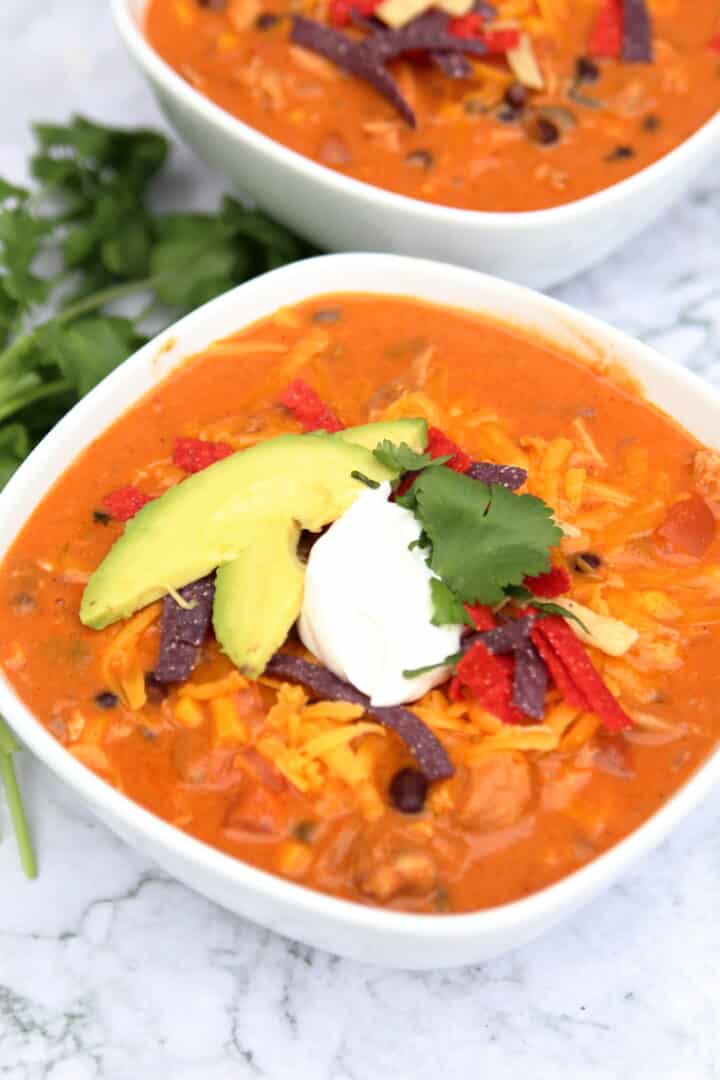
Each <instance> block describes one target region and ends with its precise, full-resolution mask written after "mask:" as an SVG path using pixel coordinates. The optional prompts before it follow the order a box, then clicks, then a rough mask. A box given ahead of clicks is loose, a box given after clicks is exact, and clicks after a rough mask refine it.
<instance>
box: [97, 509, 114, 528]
mask: <svg viewBox="0 0 720 1080" xmlns="http://www.w3.org/2000/svg"><path fill="white" fill-rule="evenodd" d="M93 521H94V522H95V524H96V525H109V524H110V522H111V521H112V518H111V517H110V514H106V513H105V511H104V510H93Z"/></svg>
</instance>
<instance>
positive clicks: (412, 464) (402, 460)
mask: <svg viewBox="0 0 720 1080" xmlns="http://www.w3.org/2000/svg"><path fill="white" fill-rule="evenodd" d="M373 454H374V455H375V457H376V458H377V459H378V461H379V462H380V464H381V465H386V466H387V468H388V469H393V470H394V471H395V472H398V473H404V472H420V470H421V469H427V468H429V467H430V466H431V465H444V464H445V462H446V461H449V460H450V455H446V456H445V457H437V458H433V457H431V456H430V454H429V453H425V454H419V453H418V452H417V450H412V449H411V448H410V447H409V446H408V444H407V443H404V442H403V443H400V444H399V445H398V444H397V443H392V442H390V440H389V439H383V441H382V442H381V443H379V444H378V445H377V446H376V447H375V449H374V450H373Z"/></svg>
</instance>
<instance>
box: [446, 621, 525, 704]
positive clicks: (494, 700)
mask: <svg viewBox="0 0 720 1080" xmlns="http://www.w3.org/2000/svg"><path fill="white" fill-rule="evenodd" d="M513 664H514V661H513V658H512V657H511V656H493V654H492V653H491V652H490V651H489V650H488V649H487V648H486V646H485V645H483V643H482V641H477V642H476V643H475V644H474V645H473V647H472V648H471V649H468V651H467V652H466V653H465V655H464V656H463V658H462V660H460V661H458V664H457V667H456V669H455V670H456V671H457V675H456V677H455V679H453V683H452V685H451V687H450V696H451V698H452V699H453V700H454V701H457V700H461V699H462V688H463V687H465V688H466V689H467V690H468V691H469V692H470V694H471V695H472V697H474V698H475V699H476V701H478V702H479V703H480V705H482V707H483V708H484V709H487V711H488V712H490V713H492V714H493V715H494V716H497V717H498V718H499V719H500V720H502V721H503V723H505V724H520V723H522V721H523V719H524V717H523V714H522V713H521V712H520V710H519V709H516V708H515V706H514V705H513V703H512V690H513Z"/></svg>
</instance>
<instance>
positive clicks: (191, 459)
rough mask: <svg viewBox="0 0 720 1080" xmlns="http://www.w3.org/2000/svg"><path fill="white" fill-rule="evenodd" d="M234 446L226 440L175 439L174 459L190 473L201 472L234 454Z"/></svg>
mask: <svg viewBox="0 0 720 1080" xmlns="http://www.w3.org/2000/svg"><path fill="white" fill-rule="evenodd" d="M232 452H233V448H232V446H228V444H227V443H224V442H208V441H207V440H206V439H190V438H182V439H176V440H175V449H174V450H173V461H174V462H175V464H176V465H177V466H179V468H181V469H184V470H185V472H188V473H196V472H201V471H202V470H203V469H207V467H208V465H214V464H215V462H216V461H222V459H223V458H226V457H229V455H230V454H232Z"/></svg>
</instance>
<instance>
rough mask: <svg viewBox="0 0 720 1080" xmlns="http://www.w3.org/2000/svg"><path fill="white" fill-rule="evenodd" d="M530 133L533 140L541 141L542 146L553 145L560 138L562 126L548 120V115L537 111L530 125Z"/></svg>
mask: <svg viewBox="0 0 720 1080" xmlns="http://www.w3.org/2000/svg"><path fill="white" fill-rule="evenodd" d="M528 135H529V136H530V138H531V139H532V140H533V142H536V143H540V145H541V146H552V145H553V143H556V142H558V141H559V139H560V128H559V127H558V126H557V124H554V123H553V121H552V120H548V118H547V116H543V115H542V113H537V114H536V115H535V116H534V117H533V118H532V121H531V123H530V124H529V125H528Z"/></svg>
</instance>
